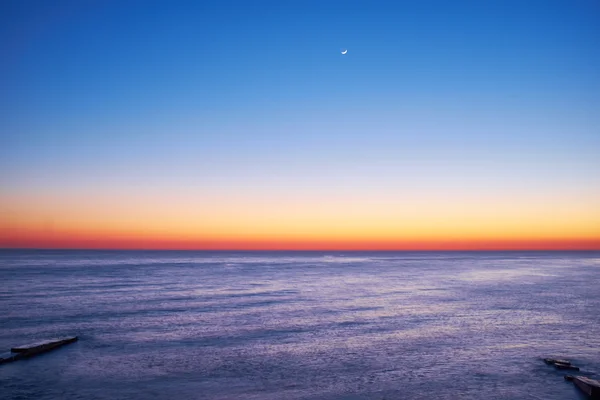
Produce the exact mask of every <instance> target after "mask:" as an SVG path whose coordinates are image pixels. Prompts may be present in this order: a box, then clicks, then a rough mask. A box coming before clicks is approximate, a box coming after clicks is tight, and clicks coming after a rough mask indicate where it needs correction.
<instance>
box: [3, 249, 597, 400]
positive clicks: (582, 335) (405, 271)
mask: <svg viewBox="0 0 600 400" xmlns="http://www.w3.org/2000/svg"><path fill="white" fill-rule="evenodd" d="M0 278H1V279H2V286H1V287H0V311H2V312H1V313H0V350H5V349H8V348H9V347H11V346H13V345H19V344H23V343H27V342H29V341H34V340H36V339H43V338H48V337H54V336H62V335H79V336H80V341H79V342H78V343H75V344H72V345H69V346H67V347H65V348H62V349H59V350H57V351H55V352H52V353H48V354H45V355H42V356H39V357H36V358H32V359H29V360H24V361H18V362H15V363H12V364H6V365H2V366H0V391H1V392H0V397H1V398H6V399H53V398H64V399H164V398H169V399H286V400H292V399H328V400H329V399H331V400H333V399H384V398H385V399H429V398H431V399H433V398H435V399H561V400H562V399H578V398H580V397H579V394H578V393H577V392H576V390H575V389H574V388H573V385H572V384H570V383H566V382H564V381H563V379H562V374H561V373H559V372H557V371H554V370H553V369H552V368H550V367H548V366H546V365H545V364H544V363H543V362H542V361H541V357H546V356H560V357H567V358H570V359H572V360H573V361H575V362H576V364H578V365H580V366H581V367H582V370H583V372H584V373H588V374H589V375H592V374H594V373H596V374H600V253H517V252H507V253H224V252H214V253H211V252H208V253H207V252H95V251H89V252H82V251H79V252H76V251H72V252H64V251H55V252H31V251H29V252H26V251H20V252H17V251H0ZM595 376H596V377H598V375H595Z"/></svg>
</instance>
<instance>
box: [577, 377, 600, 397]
mask: <svg viewBox="0 0 600 400" xmlns="http://www.w3.org/2000/svg"><path fill="white" fill-rule="evenodd" d="M573 383H574V384H575V385H576V386H577V387H578V388H579V389H580V390H581V391H582V392H583V393H585V394H587V395H588V396H590V399H600V382H598V381H597V380H594V379H590V378H586V377H585V376H575V377H573Z"/></svg>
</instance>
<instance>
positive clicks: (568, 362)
mask: <svg viewBox="0 0 600 400" xmlns="http://www.w3.org/2000/svg"><path fill="white" fill-rule="evenodd" d="M544 362H545V363H546V364H555V363H559V364H566V365H571V361H568V360H560V359H556V358H544Z"/></svg>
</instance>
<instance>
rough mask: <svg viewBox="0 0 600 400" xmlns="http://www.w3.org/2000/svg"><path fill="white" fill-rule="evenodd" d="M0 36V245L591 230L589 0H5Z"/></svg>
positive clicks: (593, 147)
mask: <svg viewBox="0 0 600 400" xmlns="http://www.w3.org/2000/svg"><path fill="white" fill-rule="evenodd" d="M0 37H1V38H2V40H0V247H90V248H102V247H104V248H113V247H114V248H215V249H287V248H289V249H335V248H339V249H459V248H460V249H462V248H464V249H503V248H515V249H517V248H519V249H521V248H540V249H542V248H544V249H545V248H556V249H558V248H569V249H571V248H573V249H575V248H596V249H600V3H599V2H598V1H596V0H589V1H584V0H565V1H552V0H545V1H523V0H519V1H512V0H502V1H500V0H497V1H494V0H489V1H481V0H479V1H475V0H473V1H447V0H443V1H427V0H425V1H397V2H378V1H337V2H333V1H271V2H266V1H244V2H234V1H196V2H177V1H173V2H171V1H155V2H152V1H128V0H124V1H52V2H50V1H27V0H25V1H2V2H1V3H0ZM343 48H347V49H348V54H346V55H341V53H340V51H341V50H342V49H343Z"/></svg>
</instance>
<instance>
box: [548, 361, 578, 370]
mask: <svg viewBox="0 0 600 400" xmlns="http://www.w3.org/2000/svg"><path fill="white" fill-rule="evenodd" d="M554 368H556V369H571V370H573V371H579V367H576V366H574V365H571V364H562V363H559V362H555V363H554Z"/></svg>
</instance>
